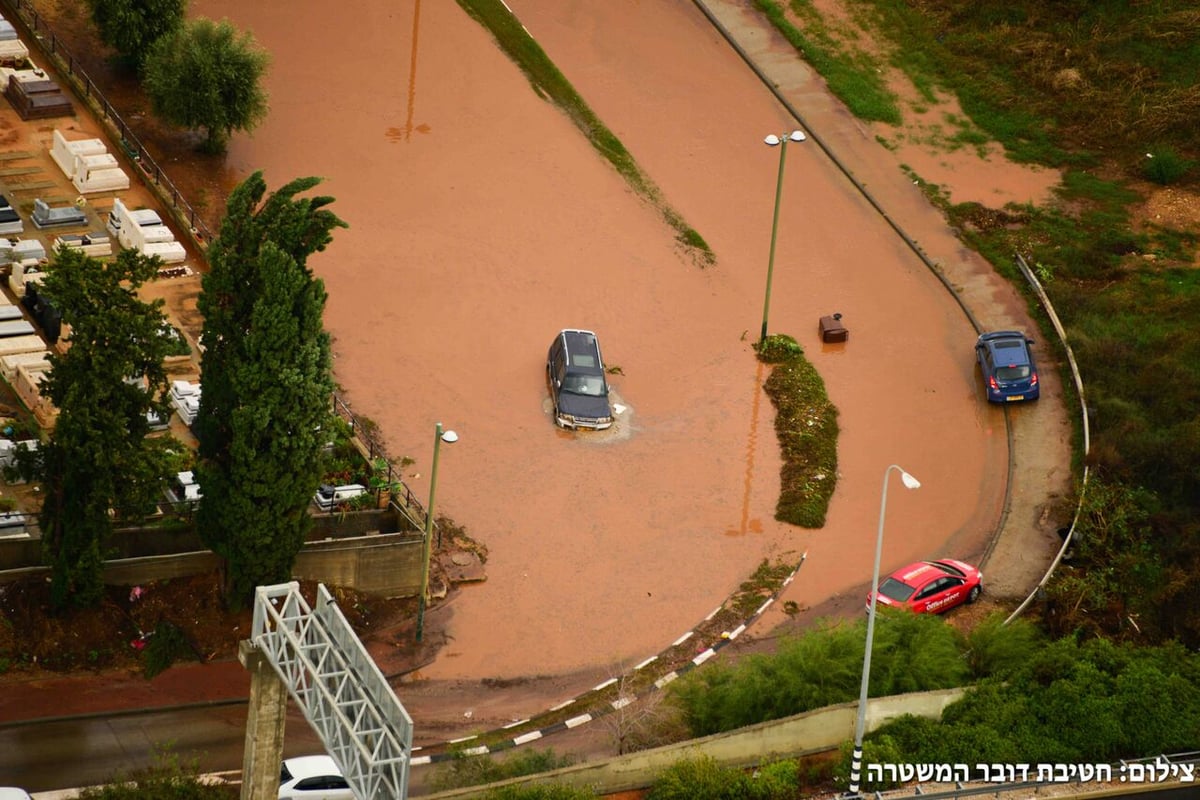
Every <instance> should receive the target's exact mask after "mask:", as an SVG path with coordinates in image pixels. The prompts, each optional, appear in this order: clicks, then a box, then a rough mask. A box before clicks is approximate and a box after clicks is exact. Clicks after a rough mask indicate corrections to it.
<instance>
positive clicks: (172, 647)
mask: <svg viewBox="0 0 1200 800" xmlns="http://www.w3.org/2000/svg"><path fill="white" fill-rule="evenodd" d="M186 656H191V657H192V658H196V654H195V653H194V652H193V650H192V644H191V642H189V641H188V639H187V636H186V635H185V634H184V632H183V631H182V630H180V628H179V626H178V625H176V624H175V623H173V622H168V621H166V620H163V621H162V622H160V623H158V625H156V626H155V628H154V632H153V633H152V634H151V635H150V637H149V639H148V640H147V642H146V650H145V662H144V664H143V667H142V672H143V674H144V675H145V676H146V680H149V679H151V678H153V677H154V676H155V675H158V674H159V673H161V672H164V671H165V670H167V669H168V668H169V667H170V666H171V665H172V664H174V663H175V662H176V661H178V660H179V659H180V658H183V657H186ZM196 660H199V659H198V658H197V659H196Z"/></svg>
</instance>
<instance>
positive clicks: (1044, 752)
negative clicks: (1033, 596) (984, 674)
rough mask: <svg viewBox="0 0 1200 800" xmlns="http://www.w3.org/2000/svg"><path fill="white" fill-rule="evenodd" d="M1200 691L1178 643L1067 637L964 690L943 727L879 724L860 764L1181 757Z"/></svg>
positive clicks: (1196, 669)
mask: <svg viewBox="0 0 1200 800" xmlns="http://www.w3.org/2000/svg"><path fill="white" fill-rule="evenodd" d="M1198 687H1200V658H1197V656H1196V655H1195V654H1193V653H1189V652H1188V651H1187V650H1186V648H1184V647H1182V646H1180V645H1178V644H1170V645H1166V646H1162V647H1144V648H1134V647H1130V646H1123V645H1114V644H1112V643H1111V642H1109V641H1106V640H1103V639H1088V640H1086V641H1082V642H1080V641H1077V640H1076V639H1075V638H1074V637H1067V638H1064V639H1060V640H1058V641H1056V642H1054V643H1052V644H1049V645H1046V646H1044V647H1042V648H1040V649H1039V650H1037V651H1036V652H1034V653H1032V654H1029V655H1028V656H1027V657H1026V658H1025V659H1023V661H1022V662H1021V663H1020V665H1019V666H1018V667H1017V668H1016V669H1014V670H1012V671H1010V672H1008V673H1007V674H1005V675H1004V676H1002V677H1001V676H997V677H996V678H992V679H989V680H985V681H983V682H981V683H980V684H979V685H978V686H976V687H974V688H973V689H971V690H969V691H968V692H967V694H966V695H965V696H964V697H963V699H962V700H959V701H958V702H956V703H954V704H952V705H951V706H949V707H948V708H947V709H946V710H945V712H944V713H943V714H942V720H941V722H938V721H936V720H931V719H926V718H918V717H912V716H906V717H902V718H900V719H897V720H895V721H892V722H889V723H888V724H887V725H884V726H883V727H882V728H880V729H879V730H878V731H876V732H875V733H873V734H872V735H871V736H870V737H869V738H868V739H867V742H866V746H865V747H864V759H865V760H866V761H867V762H868V763H875V764H878V763H894V764H895V763H910V764H922V763H945V764H981V763H1001V764H1004V763H1008V764H1013V763H1028V764H1032V763H1060V764H1070V763H1092V764H1100V763H1112V762H1115V761H1117V760H1118V759H1128V758H1144V757H1148V756H1155V755H1158V754H1160V753H1178V752H1181V751H1185V750H1189V749H1191V748H1193V747H1194V746H1195V741H1196V732H1197V731H1200V688H1198ZM1132 720H1136V724H1131V721H1132ZM849 756H850V754H849V752H846V753H845V756H844V757H845V761H844V762H843V765H844V767H846V768H848V765H849ZM842 774H845V773H842ZM1031 777H1032V776H1031ZM865 788H866V789H868V790H876V789H884V788H888V787H887V786H886V785H872V784H871V783H870V782H869V783H868V785H867V786H866V787H865Z"/></svg>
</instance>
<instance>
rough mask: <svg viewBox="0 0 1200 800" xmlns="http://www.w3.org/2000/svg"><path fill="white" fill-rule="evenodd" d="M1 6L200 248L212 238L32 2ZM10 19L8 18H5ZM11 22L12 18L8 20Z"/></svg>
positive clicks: (12, 0)
mask: <svg viewBox="0 0 1200 800" xmlns="http://www.w3.org/2000/svg"><path fill="white" fill-rule="evenodd" d="M0 5H3V6H5V7H6V8H8V9H11V10H12V11H13V12H14V13H15V16H16V17H17V19H18V20H19V21H20V22H22V23H24V25H25V26H26V28H28V30H29V34H30V38H31V39H32V40H33V42H32V44H36V45H37V46H38V47H40V49H41V50H42V52H43V53H44V54H45V55H46V57H47V58H49V59H50V60H51V62H53V65H54V68H55V71H56V72H58V73H60V74H61V75H62V76H63V77H64V78H65V79H66V80H67V82H68V83H69V84H70V86H71V88H72V89H73V90H74V92H75V94H76V95H77V96H78V97H79V99H80V100H82V101H83V102H84V103H85V104H86V105H88V107H90V108H92V109H93V110H94V111H95V112H96V113H97V114H98V115H99V116H100V121H101V122H103V123H104V124H105V125H106V126H108V127H109V128H110V130H111V132H112V134H113V135H114V136H116V137H117V139H118V141H119V143H120V145H121V149H122V150H123V151H124V153H125V155H126V157H128V158H129V160H130V161H132V162H133V163H134V164H135V165H136V166H137V167H138V168H139V169H140V170H141V171H142V172H143V173H144V174H145V176H146V178H147V179H149V180H150V181H151V182H152V183H153V188H155V189H156V190H157V192H158V194H159V196H160V197H161V198H162V199H163V201H164V202H166V203H167V204H168V205H170V206H171V208H172V210H173V211H174V212H175V213H176V215H177V216H178V217H179V219H180V220H181V221H182V222H184V223H185V224H186V225H187V226H188V228H189V233H190V234H191V235H192V238H193V239H194V240H195V243H196V245H197V247H202V245H203V242H207V241H210V240H211V239H212V238H213V235H212V231H211V230H209V228H208V226H207V225H206V224H205V222H204V220H203V219H202V218H201V217H200V215H199V213H198V212H197V211H196V209H195V207H193V206H192V204H191V203H189V202H188V201H187V200H186V199H185V198H184V197H183V195H182V194H181V193H180V191H179V188H178V187H177V186H175V184H174V183H173V182H172V181H171V179H170V178H168V177H167V175H166V173H165V172H163V170H162V168H161V167H160V166H159V165H158V163H157V162H156V161H155V160H154V159H153V158H152V157H151V156H150V153H149V151H148V150H146V148H145V147H144V146H143V145H142V143H141V141H139V140H138V138H137V136H136V135H135V134H134V133H133V130H132V129H131V128H130V127H129V125H128V124H127V123H126V122H125V120H124V119H122V118H121V115H120V114H118V113H117V110H116V109H115V108H113V105H112V103H110V102H109V101H108V99H107V98H105V96H104V94H103V93H102V92H101V91H100V88H99V87H98V86H97V85H96V83H95V82H94V81H93V80H92V79H91V77H89V76H88V74H87V73H86V72H84V71H83V68H82V67H80V66H79V64H78V63H77V62H76V60H75V57H74V56H73V55H72V54H71V53H70V51H68V50H67V48H66V47H65V46H64V45H63V43H62V42H61V41H60V40H59V38H58V37H57V36H56V35H55V33H54V31H53V30H51V29H50V26H49V24H48V23H47V22H46V20H45V19H44V18H43V17H42V16H41V15H40V14H39V13H38V11H37V9H35V8H34V7H33V3H32V2H30V0H0ZM6 16H7V15H6ZM8 18H9V19H10V21H11V17H8Z"/></svg>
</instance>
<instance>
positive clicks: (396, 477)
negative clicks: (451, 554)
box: [333, 394, 441, 542]
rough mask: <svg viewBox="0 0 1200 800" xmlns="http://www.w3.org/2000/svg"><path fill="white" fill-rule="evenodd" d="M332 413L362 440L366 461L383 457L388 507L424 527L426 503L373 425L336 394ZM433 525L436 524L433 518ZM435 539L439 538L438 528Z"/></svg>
mask: <svg viewBox="0 0 1200 800" xmlns="http://www.w3.org/2000/svg"><path fill="white" fill-rule="evenodd" d="M333 413H334V414H336V415H337V416H338V418H339V419H341V420H343V421H345V422H346V424H347V425H349V426H350V435H351V437H353V438H356V439H358V441H359V442H360V443H361V444H362V446H363V450H364V451H365V453H366V456H367V460H368V461H371V462H374V461H375V460H376V459H379V458H382V459H383V460H384V461H385V462H386V463H387V483H388V486H389V491H390V492H391V497H390V498H389V500H388V507H389V508H394V509H395V510H396V511H397V512H399V513H400V514H401V515H402V516H403V517H404V518H405V519H407V520H408V521H409V522H410V523H412V525H413V526H414V527H415V528H416V529H417V530H425V506H424V505H423V504H422V503H421V501H420V500H418V499H417V496H416V495H415V494H413V491H412V489H411V488H410V487H409V485H408V484H407V483H405V482H404V480H403V478H401V477H400V470H399V469H397V468H396V466H395V465H393V464H392V462H391V460H390V459H389V458H388V457H387V453H386V451H385V450H384V447H383V443H382V442H381V441H379V439H378V438H377V436H376V427H375V425H374V424H373V423H370V422H366V421H364V420H363V419H362V418H360V417H359V416H358V415H356V414H355V413H354V412H353V411H351V410H350V406H349V405H348V404H347V403H346V401H345V400H343V399H342V398H341V397H340V396H339V395H337V394H335V395H334V396H333ZM434 527H435V528H436V527H437V521H436V520H435V521H434ZM438 541H439V542H440V541H441V534H440V531H439V535H438Z"/></svg>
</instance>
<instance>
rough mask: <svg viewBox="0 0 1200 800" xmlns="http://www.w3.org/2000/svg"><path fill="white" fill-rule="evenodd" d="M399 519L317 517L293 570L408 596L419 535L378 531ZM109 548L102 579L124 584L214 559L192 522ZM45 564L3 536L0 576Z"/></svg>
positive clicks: (117, 537)
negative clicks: (114, 554) (110, 556)
mask: <svg viewBox="0 0 1200 800" xmlns="http://www.w3.org/2000/svg"><path fill="white" fill-rule="evenodd" d="M397 525H398V521H397V514H396V513H395V512H394V511H382V510H370V511H354V512H347V513H345V514H329V515H325V516H319V517H314V519H313V530H312V532H311V533H310V534H309V540H308V542H307V543H306V544H305V546H304V549H303V550H301V551H300V553H299V555H298V556H297V557H296V564H295V567H294V568H293V570H292V574H293V577H295V578H297V579H299V580H314V581H320V582H322V583H326V584H329V585H330V586H345V587H349V588H353V589H357V590H359V591H362V592H369V593H371V594H377V595H382V596H384V597H412V596H414V595H416V594H417V592H418V591H420V586H421V557H422V552H421V541H422V534H421V533H420V532H405V533H394V532H381V531H395V530H396V528H397ZM109 548H110V550H111V551H112V552H115V553H116V557H115V558H113V559H110V560H108V561H106V562H105V565H104V579H105V582H107V583H110V584H116V585H122V586H134V585H137V584H141V583H149V582H150V581H156V580H168V579H171V578H181V577H186V576H189V575H197V574H200V573H202V572H210V571H212V570H214V569H217V567H218V566H219V562H218V560H217V557H216V556H215V555H214V554H213V553H211V552H210V551H208V550H205V549H204V548H203V545H201V543H200V538H199V537H198V536H197V535H196V532H195V530H194V528H192V527H191V526H190V525H189V526H186V527H182V528H178V529H173V530H162V529H153V528H139V529H133V530H126V531H117V532H115V533H114V534H113V537H112V540H111V542H110V543H109ZM45 571H46V568H45V567H44V566H42V558H41V542H40V541H39V540H36V539H26V540H11V541H0V583H2V582H4V581H6V580H15V579H18V578H21V577H25V576H27V575H33V574H39V573H42V572H45Z"/></svg>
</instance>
